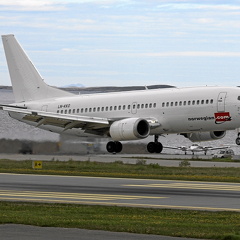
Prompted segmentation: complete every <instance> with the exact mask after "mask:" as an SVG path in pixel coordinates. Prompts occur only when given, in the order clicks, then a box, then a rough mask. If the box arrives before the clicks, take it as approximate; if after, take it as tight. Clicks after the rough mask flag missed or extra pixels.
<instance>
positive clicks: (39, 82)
mask: <svg viewBox="0 0 240 240" xmlns="http://www.w3.org/2000/svg"><path fill="white" fill-rule="evenodd" d="M2 41H3V46H4V50H5V55H6V59H7V64H8V70H9V74H10V78H11V82H12V87H13V93H14V97H15V102H26V101H34V100H40V99H45V98H55V97H65V96H72V94H71V93H69V92H65V91H62V90H60V89H56V88H53V87H50V86H48V85H47V84H46V83H44V81H43V79H42V77H41V76H40V74H39V73H38V71H37V69H36V68H35V67H34V65H33V64H32V62H31V61H30V59H29V58H28V56H27V55H26V53H25V52H24V50H23V49H22V47H21V46H20V44H19V43H18V42H17V40H16V39H15V37H14V35H3V36H2Z"/></svg>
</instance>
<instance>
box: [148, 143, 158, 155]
mask: <svg viewBox="0 0 240 240" xmlns="http://www.w3.org/2000/svg"><path fill="white" fill-rule="evenodd" d="M147 150H148V152H150V153H155V151H156V144H155V142H150V143H148V145H147Z"/></svg>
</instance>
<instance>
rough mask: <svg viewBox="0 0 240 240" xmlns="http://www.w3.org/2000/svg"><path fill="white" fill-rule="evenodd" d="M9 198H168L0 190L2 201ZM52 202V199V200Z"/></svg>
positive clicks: (108, 199)
mask: <svg viewBox="0 0 240 240" xmlns="http://www.w3.org/2000/svg"><path fill="white" fill-rule="evenodd" d="M4 196H8V197H19V198H20V197H21V198H22V199H26V198H29V197H31V198H35V199H36V198H38V199H41V200H43V199H50V198H52V199H75V200H98V201H112V200H137V199H161V198H166V197H150V196H149V197H148V196H135V195H109V194H86V193H63V192H38V191H12V190H0V199H2V198H4ZM50 200H51V199H50Z"/></svg>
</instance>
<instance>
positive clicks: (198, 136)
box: [181, 131, 226, 142]
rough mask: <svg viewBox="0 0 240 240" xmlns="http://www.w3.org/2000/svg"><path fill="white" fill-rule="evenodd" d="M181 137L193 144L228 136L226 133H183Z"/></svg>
mask: <svg viewBox="0 0 240 240" xmlns="http://www.w3.org/2000/svg"><path fill="white" fill-rule="evenodd" d="M181 135H183V136H184V137H186V138H188V139H189V140H191V141H192V142H201V141H211V140H217V139H221V138H223V137H224V136H225V135H226V131H211V132H197V133H182V134H181Z"/></svg>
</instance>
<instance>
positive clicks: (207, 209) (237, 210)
mask: <svg viewBox="0 0 240 240" xmlns="http://www.w3.org/2000/svg"><path fill="white" fill-rule="evenodd" d="M1 200H5V201H13V200H14V201H23V200H24V201H25V202H40V199H34V198H32V199H31V198H26V199H23V198H7V197H3V198H1ZM45 202H46V203H72V204H86V205H87V204H89V205H104V206H122V207H144V208H167V209H180V210H201V211H232V212H240V209H239V208H224V207H222V208H221V207H197V206H196V207H194V206H177V205H160V204H159V205H158V204H144V203H143V204H142V203H113V202H97V201H94V202H93V201H74V200H68V201H65V200H60V199H57V200H46V201H45Z"/></svg>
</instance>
